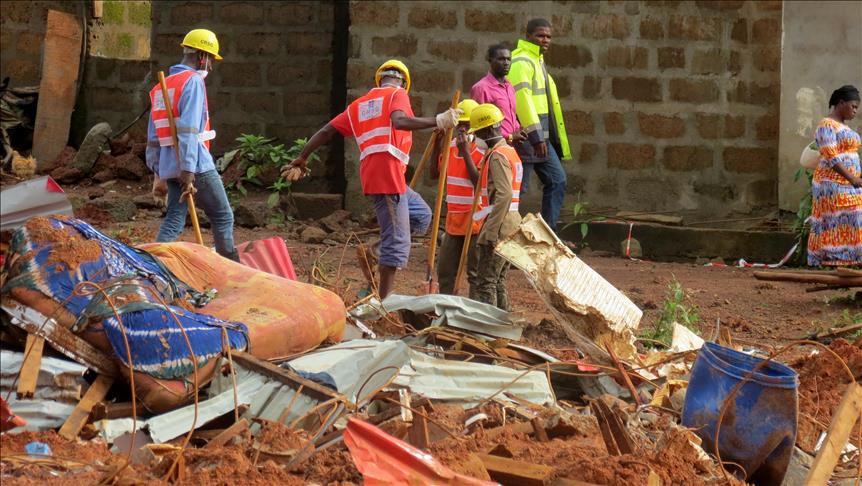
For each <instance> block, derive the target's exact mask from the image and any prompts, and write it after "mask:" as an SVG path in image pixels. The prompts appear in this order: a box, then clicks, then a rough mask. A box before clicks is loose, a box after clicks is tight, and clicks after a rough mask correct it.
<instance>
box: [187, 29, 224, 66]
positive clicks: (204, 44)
mask: <svg viewBox="0 0 862 486" xmlns="http://www.w3.org/2000/svg"><path fill="white" fill-rule="evenodd" d="M180 45H181V46H183V47H191V48H192V49H197V50H199V51H204V52H208V53H210V54H212V55H213V57H215V59H216V61H221V60H222V57H221V56H219V55H218V39H216V35H215V34H214V33H213V31H211V30H206V29H195V30H190V31H189V33H188V34H186V36H185V37H184V38H183V42H182V43H181V44H180Z"/></svg>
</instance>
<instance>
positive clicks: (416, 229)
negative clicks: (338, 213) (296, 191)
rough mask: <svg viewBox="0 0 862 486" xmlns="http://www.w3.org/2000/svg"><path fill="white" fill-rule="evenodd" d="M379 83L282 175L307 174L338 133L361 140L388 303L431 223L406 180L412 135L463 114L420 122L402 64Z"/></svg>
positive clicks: (362, 172) (380, 71)
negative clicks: (312, 159) (414, 238)
mask: <svg viewBox="0 0 862 486" xmlns="http://www.w3.org/2000/svg"><path fill="white" fill-rule="evenodd" d="M374 81H375V84H376V87H375V88H372V89H371V91H369V92H368V93H367V94H365V95H364V96H361V97H360V98H358V99H357V100H355V101H353V102H352V103H350V105H349V106H348V107H347V109H346V110H344V111H343V112H342V113H341V114H340V115H338V116H336V117H335V118H333V119H332V120H330V122H329V123H327V124H326V125H324V126H323V128H321V129H320V130H318V131H317V133H315V134H314V135H313V136H312V137H311V139H310V140H309V141H308V143H307V144H306V145H305V147H304V148H303V150H302V153H301V154H300V155H299V157H298V158H297V159H296V160H294V161H293V162H292V163H291V164H290V165H288V166H285V167H284V168H283V170H284V171H285V172H284V173H285V174H287V171H288V170H289V169H290V168H291V167H295V168H299V169H301V170H303V171H304V170H305V166H306V164H307V161H306V160H307V158H308V156H309V155H311V153H313V152H314V151H315V150H316V149H317V148H318V147H320V146H321V145H324V144H326V143H329V141H330V140H332V137H334V136H335V135H336V134H341V135H342V136H344V137H348V136H350V137H353V138H354V139H355V140H356V144H357V145H358V146H359V152H360V153H359V178H360V181H361V182H362V191H363V193H365V195H366V196H368V197H369V198H370V199H371V201H372V203H373V204H374V211H375V213H376V215H377V222H378V224H379V225H380V257H379V258H380V259H379V266H380V285H379V288H378V293H379V294H380V298H381V299H383V298H385V297H386V296H387V295H389V293H390V292H391V291H392V288H393V286H394V284H395V273H396V271H397V270H398V269H399V268H403V267H404V266H405V265H407V260H408V258H409V256H410V235H411V230H412V233H417V234H424V233H425V232H427V231H428V227H429V226H430V224H431V209H430V208H429V207H428V204H426V203H425V201H424V200H422V197H421V196H420V195H419V194H417V193H416V192H415V191H413V190H412V189H410V188H409V187H408V186H407V183H406V181H405V180H404V173H405V172H406V171H407V164H408V162H409V154H410V146H411V145H412V143H413V138H412V134H411V132H412V131H414V130H421V129H425V128H435V127H436V128H437V129H440V130H446V129H448V128H452V127H454V126H455V125H456V124H457V123H458V116H459V115H460V111H459V110H457V109H449V110H446V111H445V112H443V113H440V114H438V115H437V116H436V117H433V118H432V117H415V116H414V115H413V109H412V108H411V106H410V98H409V97H408V96H407V93H408V92H409V91H410V71H409V70H408V69H407V66H405V65H404V64H403V63H402V62H401V61H398V60H394V59H392V60H389V61H386V62H384V63H383V64H382V65H380V67H379V68H377V72H376V73H375V75H374ZM433 236H434V237H436V235H433Z"/></svg>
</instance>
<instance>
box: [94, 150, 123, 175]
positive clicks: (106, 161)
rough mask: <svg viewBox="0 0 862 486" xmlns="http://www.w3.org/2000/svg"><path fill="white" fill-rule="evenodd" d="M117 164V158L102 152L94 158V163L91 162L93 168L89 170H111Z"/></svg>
mask: <svg viewBox="0 0 862 486" xmlns="http://www.w3.org/2000/svg"><path fill="white" fill-rule="evenodd" d="M116 166H117V158H116V157H114V156H113V155H111V154H109V153H107V152H104V153H102V154H99V158H98V159H96V163H95V164H93V170H92V171H91V172H100V171H103V170H110V171H113V170H114V167H116Z"/></svg>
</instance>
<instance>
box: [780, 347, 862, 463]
mask: <svg viewBox="0 0 862 486" xmlns="http://www.w3.org/2000/svg"><path fill="white" fill-rule="evenodd" d="M829 349H831V350H832V351H834V352H835V353H836V354H838V355H839V356H840V357H841V359H843V360H844V361H845V362H846V364H847V368H849V370H850V371H851V372H853V373H855V375H856V376H855V378H856V379H857V380H859V379H860V378H862V348H859V347H858V346H854V345H853V344H851V343H849V342H847V341H845V340H844V339H836V340H835V341H833V342H832V344H831V345H830V346H829ZM790 366H791V367H793V368H794V369H796V371H797V372H798V373H799V427H798V430H797V433H796V444H797V445H798V446H799V447H800V448H801V449H802V450H804V451H806V452H808V453H812V452H813V451H814V447H815V445H816V444H817V439H818V438H819V437H820V434H821V433H822V432H825V431H826V429H827V428H828V427H829V424H830V423H831V422H832V414H833V412H834V411H835V409H836V408H837V407H838V404H839V403H840V402H841V397H843V396H844V392H845V391H846V390H847V385H848V384H849V383H850V381H851V380H850V375H849V374H848V370H847V368H845V367H844V365H842V364H841V362H839V361H838V360H837V359H835V356H833V355H832V354H831V353H827V352H825V351H823V350H819V351H818V353H817V354H815V355H813V356H809V357H806V358H801V359H799V360H797V361H795V362H793V363H791V364H790ZM860 427H862V424H860V423H859V422H858V421H857V424H856V427H855V431H854V433H853V438H851V440H854V442H857V441H858V439H856V438H858V437H859V433H860ZM857 446H859V444H857Z"/></svg>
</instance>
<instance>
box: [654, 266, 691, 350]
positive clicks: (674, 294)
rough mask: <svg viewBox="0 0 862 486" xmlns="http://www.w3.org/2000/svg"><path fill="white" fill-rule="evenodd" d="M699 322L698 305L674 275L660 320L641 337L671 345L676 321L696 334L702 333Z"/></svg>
mask: <svg viewBox="0 0 862 486" xmlns="http://www.w3.org/2000/svg"><path fill="white" fill-rule="evenodd" d="M699 322H700V316H699V315H698V313H697V306H696V305H694V303H693V302H692V301H691V297H690V296H689V295H688V293H686V291H685V289H684V288H683V286H682V284H681V283H679V281H678V280H677V279H676V277H674V279H673V281H672V282H671V283H670V284H668V287H667V297H666V298H665V301H664V304H663V305H662V311H661V316H660V317H659V320H658V322H657V323H656V325H655V326H654V327H653V328H652V329H648V330H646V331H645V332H644V333H643V334H642V335H641V337H644V338H647V339H650V340H653V341H658V342H661V343H663V344H665V345H667V346H670V344H671V341H672V340H673V325H674V323H676V324H681V325H683V326H685V327H687V328H689V329H691V330H692V331H693V332H695V333H696V334H700V329H699V328H698V325H697V324H698V323H699Z"/></svg>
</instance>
